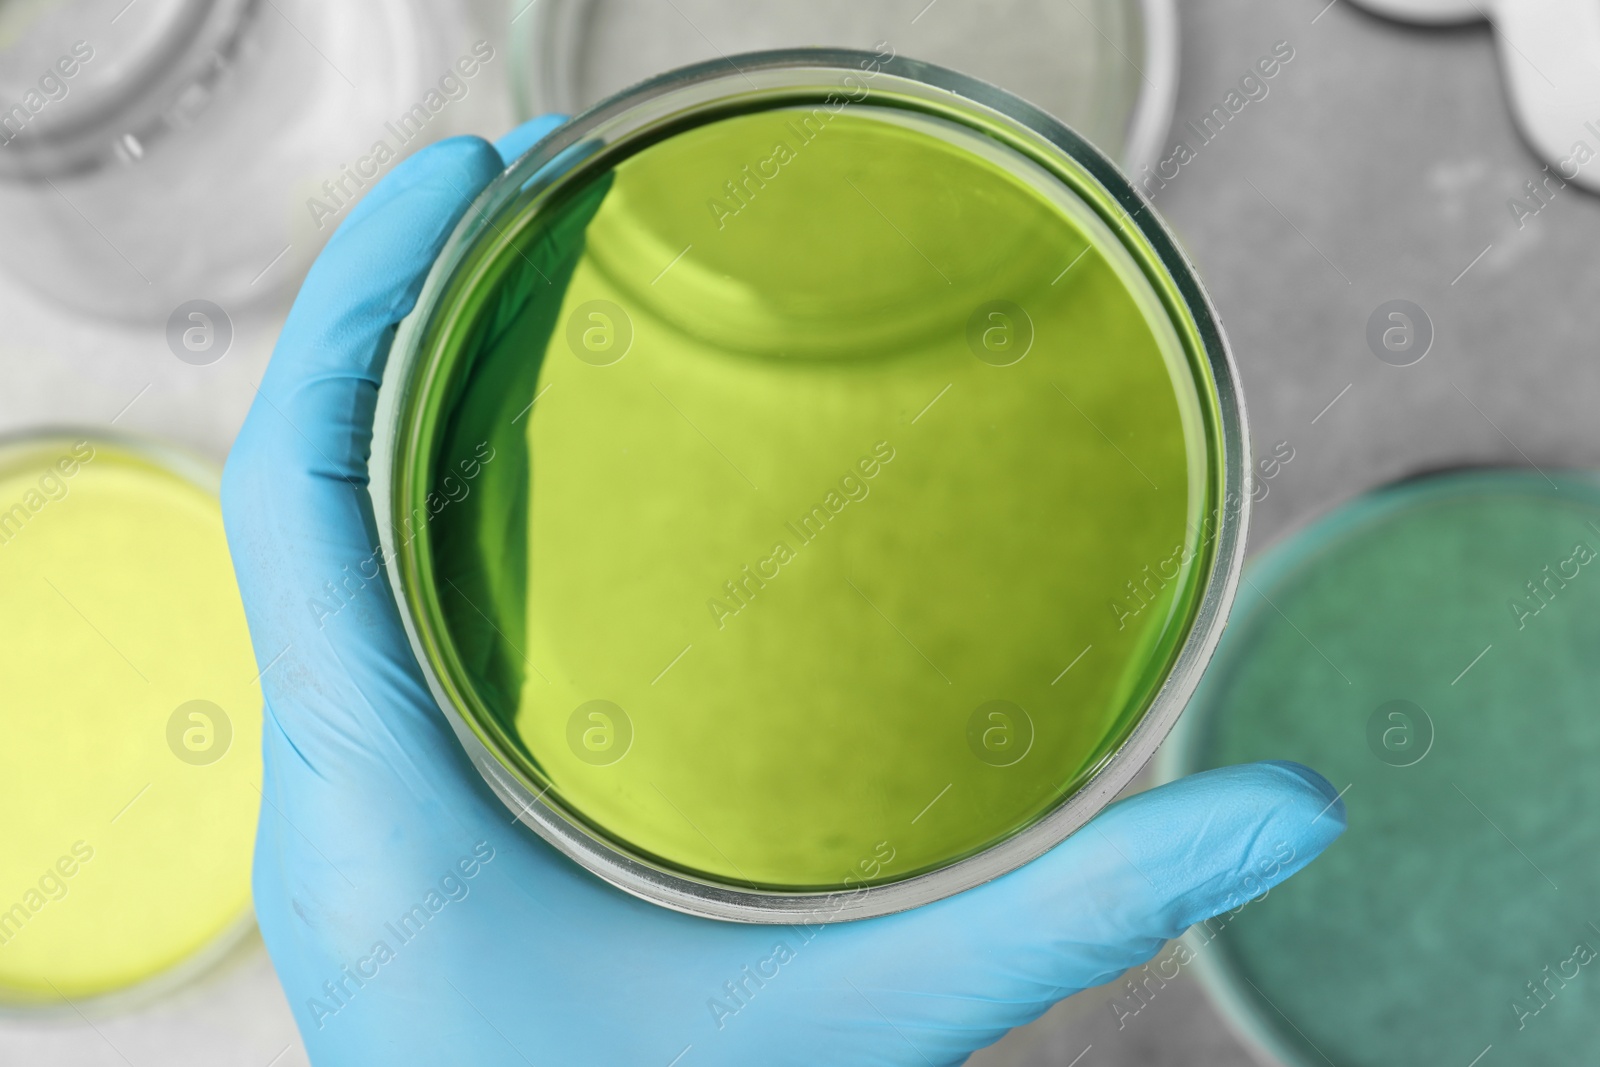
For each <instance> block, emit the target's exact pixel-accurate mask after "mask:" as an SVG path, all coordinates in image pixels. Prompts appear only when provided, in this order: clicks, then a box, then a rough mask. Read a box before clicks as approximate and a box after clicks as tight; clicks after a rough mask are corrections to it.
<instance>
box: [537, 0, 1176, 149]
mask: <svg viewBox="0 0 1600 1067" xmlns="http://www.w3.org/2000/svg"><path fill="white" fill-rule="evenodd" d="M510 7H511V9H512V12H513V14H514V16H515V17H514V18H513V19H512V21H511V24H510V26H511V35H510V36H511V46H512V58H513V62H514V64H515V68H514V72H513V73H514V86H515V90H516V93H517V103H518V108H519V110H520V112H521V115H522V117H523V118H525V119H527V118H532V117H534V116H536V115H542V114H546V113H549V112H556V113H559V114H564V115H570V114H574V113H576V112H578V111H582V110H583V109H585V108H587V107H590V106H592V105H594V104H595V103H597V102H599V101H600V100H602V99H604V98H606V97H608V96H610V95H611V94H613V93H616V92H620V91H621V90H622V89H625V88H626V87H628V86H629V85H632V84H634V83H636V82H639V81H642V80H644V79H645V78H647V77H650V76H652V75H655V74H658V73H661V72H662V71H667V70H672V69H675V68H677V67H681V66H684V65H686V64H689V63H692V62H700V61H709V60H712V59H717V58H724V59H725V58H726V57H728V56H731V55H735V54H737V53H740V52H751V51H756V50H760V49H772V48H794V47H815V46H822V47H839V48H857V49H864V50H877V49H886V50H888V51H890V52H897V53H900V54H903V55H908V56H915V57H916V58H918V59H923V60H927V61H929V62H932V63H937V64H939V65H940V66H944V67H949V68H951V69H952V70H959V71H961V72H962V73H965V74H970V75H972V76H973V77H977V78H982V79H983V80H984V81H987V82H990V83H991V84H993V85H998V86H1000V87H1001V88H1003V89H1006V90H1008V91H1010V92H1013V93H1015V94H1017V95H1018V96H1020V97H1022V98H1023V99H1025V100H1029V101H1031V102H1032V103H1034V104H1035V105H1037V106H1039V107H1042V108H1044V109H1045V110H1046V111H1048V112H1050V113H1051V114H1052V115H1054V116H1056V117H1057V118H1058V119H1060V120H1061V121H1062V122H1065V123H1066V124H1067V125H1069V126H1071V127H1072V128H1073V129H1074V130H1075V131H1076V132H1077V133H1079V134H1080V135H1082V136H1083V137H1086V138H1087V139H1088V140H1089V141H1090V142H1092V143H1093V144H1095V145H1096V146H1097V147H1099V148H1100V149H1101V150H1102V151H1104V152H1105V153H1106V154H1107V155H1109V156H1111V157H1112V158H1113V159H1116V160H1118V161H1119V162H1120V163H1121V164H1122V165H1123V168H1124V170H1125V171H1126V172H1127V173H1129V174H1137V173H1139V171H1140V170H1141V169H1142V168H1143V167H1144V166H1146V165H1150V166H1154V165H1155V163H1156V161H1157V159H1158V158H1159V153H1160V151H1161V149H1162V147H1163V146H1162V143H1161V141H1162V138H1164V137H1165V136H1166V133H1167V128H1168V127H1169V126H1170V125H1171V123H1172V113H1173V107H1174V104H1175V101H1176V98H1177V85H1178V33H1177V26H1178V13H1177V7H1176V5H1175V4H1173V3H1172V2H1171V0H1079V2H1078V3H1074V4H1049V3H1041V2H1039V0H936V2H935V3H929V2H928V0H892V2H888V3H874V4H860V3H852V2H851V0H825V2H820V3H811V4H806V5H804V6H797V5H794V4H786V3H783V2H781V0H755V2H745V3H728V2H727V0H677V2H675V3H672V4H659V3H650V2H641V0H540V2H539V3H538V4H536V5H531V6H525V4H524V0H510Z"/></svg>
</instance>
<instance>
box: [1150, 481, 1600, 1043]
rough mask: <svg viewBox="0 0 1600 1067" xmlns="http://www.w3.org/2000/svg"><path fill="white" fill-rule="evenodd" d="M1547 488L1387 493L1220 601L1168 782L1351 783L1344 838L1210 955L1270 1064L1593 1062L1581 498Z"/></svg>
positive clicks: (1598, 640)
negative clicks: (1262, 769) (1224, 616)
mask: <svg viewBox="0 0 1600 1067" xmlns="http://www.w3.org/2000/svg"><path fill="white" fill-rule="evenodd" d="M1555 481H1556V483H1557V484H1558V485H1559V487H1560V488H1559V490H1558V489H1556V488H1553V487H1552V485H1551V484H1550V483H1548V482H1546V480H1545V478H1544V477H1543V476H1542V475H1540V474H1538V473H1535V472H1531V471H1529V472H1515V473H1511V472H1503V473H1474V474H1460V475H1451V476H1446V477H1435V478H1429V479H1425V480H1421V481H1417V482H1410V483H1403V484H1401V485H1398V486H1395V487H1392V488H1390V489H1386V490H1383V491H1381V492H1379V493H1376V494H1373V495H1371V496H1368V497H1365V498H1363V499H1360V500H1358V501H1356V502H1354V503H1353V504H1350V505H1348V506H1346V507H1345V508H1343V509H1341V510H1340V511H1338V512H1336V513H1335V514H1333V515H1332V516H1330V517H1329V518H1327V519H1325V520H1323V521H1322V522H1320V523H1319V524H1317V525H1316V526H1314V527H1312V528H1311V529H1309V530H1307V531H1306V532H1304V533H1302V534H1300V535H1298V536H1296V537H1295V538H1293V539H1291V540H1289V541H1288V542H1286V543H1285V544H1283V545H1282V546H1280V547H1278V548H1275V549H1274V550H1273V551H1272V552H1270V553H1269V554H1268V555H1267V556H1266V557H1265V558H1264V559H1263V560H1261V561H1259V564H1258V565H1257V566H1255V567H1254V568H1253V572H1252V582H1253V585H1254V587H1255V588H1251V587H1250V586H1246V587H1245V589H1244V590H1243V591H1241V593H1240V595H1239V601H1238V604H1237V605H1236V606H1235V608H1234V615H1233V621H1232V622H1230V624H1229V628H1228V631H1227V634H1226V636H1225V637H1224V639H1223V641H1222V645H1221V650H1220V651H1219V653H1218V656H1217V659H1216V661H1215V662H1214V663H1213V666H1212V671H1211V673H1210V674H1209V675H1208V676H1207V678H1206V681H1205V684H1204V685H1203V687H1202V689H1201V692H1200V695H1199V696H1198V697H1197V698H1196V700H1195V701H1194V702H1193V703H1192V704H1191V707H1190V709H1189V711H1188V713H1187V714H1186V715H1185V717H1184V722H1183V725H1182V726H1181V727H1180V731H1182V732H1183V733H1184V734H1185V735H1192V748H1190V749H1189V753H1190V757H1191V763H1192V766H1190V767H1185V768H1184V769H1185V770H1189V769H1200V768H1202V767H1211V766H1220V765H1224V764H1231V763H1237V762H1242V761H1245V760H1255V759H1264V758H1274V759H1293V760H1299V761H1302V762H1304V763H1306V764H1308V765H1310V766H1312V767H1315V768H1316V769H1317V770H1319V771H1321V772H1322V773H1323V774H1325V775H1327V777H1328V778H1329V780H1330V781H1332V782H1333V783H1334V785H1335V787H1337V788H1340V789H1346V788H1347V787H1348V788H1347V792H1346V793H1345V795H1344V800H1345V804H1346V805H1347V807H1348V814H1349V830H1348V831H1347V832H1346V833H1345V835H1344V836H1343V837H1342V838H1340V840H1339V841H1338V842H1337V843H1335V844H1334V845H1333V847H1332V848H1330V849H1329V850H1328V851H1327V853H1326V854H1325V855H1323V856H1321V857H1319V858H1318V859H1317V861H1316V862H1315V863H1313V864H1311V865H1310V866H1309V867H1307V868H1306V869H1305V870H1304V871H1303V872H1301V873H1300V874H1297V875H1296V876H1295V877H1294V879H1293V880H1292V881H1290V882H1289V883H1287V884H1286V885H1284V886H1282V887H1280V888H1278V889H1274V890H1272V892H1271V894H1270V895H1269V896H1268V897H1267V898H1266V899H1264V900H1261V901H1259V902H1256V903H1252V904H1250V905H1249V906H1248V907H1246V908H1245V909H1244V910H1243V911H1242V912H1240V913H1239V914H1238V916H1237V917H1235V918H1233V919H1231V920H1230V921H1229V922H1228V924H1227V927H1226V929H1225V930H1223V931H1222V932H1221V933H1220V934H1219V935H1218V936H1217V939H1216V941H1214V942H1213V943H1212V944H1210V945H1209V946H1207V948H1206V949H1205V950H1204V952H1205V953H1208V954H1214V958H1215V959H1216V960H1217V962H1219V963H1222V964H1224V965H1225V966H1224V969H1223V974H1224V977H1225V979H1227V984H1228V986H1230V987H1231V988H1233V990H1234V992H1235V995H1236V996H1237V997H1238V998H1239V1000H1240V1002H1241V1003H1242V1004H1244V1005H1245V1006H1246V1008H1247V1009H1248V1014H1249V1015H1250V1016H1251V1017H1253V1020H1254V1022H1255V1026H1256V1027H1258V1028H1260V1029H1263V1030H1265V1031H1267V1032H1268V1033H1270V1034H1272V1035H1273V1038H1274V1040H1275V1041H1277V1042H1278V1043H1280V1044H1281V1045H1282V1046H1283V1048H1284V1050H1285V1055H1286V1056H1287V1059H1286V1061H1285V1062H1287V1063H1291V1064H1296V1065H1306V1067H1309V1065H1312V1064H1322V1063H1325V1062H1328V1061H1331V1062H1334V1063H1337V1064H1340V1065H1341V1067H1389V1065H1394V1067H1399V1065H1402V1064H1404V1065H1411V1064H1418V1063H1460V1064H1467V1063H1470V1062H1471V1061H1472V1060H1473V1058H1474V1057H1477V1056H1479V1055H1480V1054H1482V1053H1483V1051H1484V1049H1485V1048H1486V1047H1488V1046H1490V1045H1493V1046H1494V1050H1493V1051H1492V1052H1490V1053H1489V1054H1488V1056H1487V1057H1484V1061H1483V1062H1484V1063H1488V1062H1489V1060H1490V1059H1491V1058H1493V1059H1497V1060H1498V1062H1502V1063H1518V1064H1569V1063H1583V1062H1590V1060H1591V1058H1592V1056H1593V1051H1592V1050H1593V1049H1594V1048H1595V1044H1596V1042H1597V1041H1600V962H1597V961H1600V930H1597V929H1596V925H1597V924H1600V913H1597V911H1596V910H1595V906H1594V902H1595V900H1596V899H1597V898H1600V865H1597V864H1596V862H1595V855H1596V853H1597V852H1600V828H1597V824H1596V822H1595V819H1594V812H1595V811H1596V810H1597V809H1600V776H1596V774H1595V773H1594V767H1595V765H1596V763H1597V762H1600V716H1597V715H1596V714H1595V694H1596V693H1600V660H1597V659H1596V657H1595V650H1596V649H1597V648H1600V489H1597V487H1596V485H1595V484H1594V483H1593V482H1585V481H1580V480H1577V479H1566V478H1561V477H1556V479H1555ZM1530 582H1531V583H1533V588H1532V589H1530V587H1529V583H1530ZM1263 598H1269V599H1270V604H1269V603H1268V602H1267V600H1264V599H1263ZM1185 739H1186V740H1187V739H1188V738H1187V737H1185ZM1175 740H1177V738H1175ZM1547 968H1548V969H1547ZM1552 976H1553V977H1552ZM1239 977H1242V978H1243V979H1245V980H1246V981H1247V982H1248V983H1249V984H1246V981H1239V980H1238V978H1239ZM1546 982H1548V986H1546V984H1545V983H1546ZM1529 983H1532V984H1533V985H1532V988H1530V986H1529ZM1252 987H1253V988H1252ZM1280 1013H1281V1014H1280ZM1285 1020H1287V1021H1285Z"/></svg>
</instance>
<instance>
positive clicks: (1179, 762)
mask: <svg viewBox="0 0 1600 1067" xmlns="http://www.w3.org/2000/svg"><path fill="white" fill-rule="evenodd" d="M1533 472H1534V468H1531V467H1527V466H1524V465H1521V464H1514V463H1506V464H1497V463H1445V464H1441V465H1437V466H1432V467H1426V468H1422V469H1419V470H1415V471H1412V472H1411V473H1409V474H1405V475H1402V476H1401V477H1399V478H1396V479H1394V480H1393V481H1390V482H1387V483H1385V484H1383V485H1380V486H1376V487H1373V488H1371V489H1367V490H1364V491H1363V492H1361V493H1359V494H1357V495H1356V496H1355V497H1353V498H1351V499H1349V500H1345V501H1343V502H1341V503H1338V504H1336V505H1334V506H1333V507H1332V508H1330V509H1328V510H1326V511H1323V512H1322V513H1320V514H1318V515H1315V516H1313V517H1312V518H1311V519H1310V520H1308V521H1307V522H1304V523H1301V524H1297V525H1296V526H1295V527H1293V528H1291V529H1289V530H1287V531H1286V532H1284V533H1283V534H1281V535H1280V536H1278V537H1277V538H1275V539H1274V540H1273V541H1272V542H1271V543H1270V544H1268V545H1266V546H1264V547H1263V548H1262V549H1261V550H1260V551H1259V552H1257V553H1255V554H1254V555H1253V556H1252V557H1251V570H1252V573H1253V574H1254V579H1253V580H1254V581H1255V582H1256V583H1257V584H1259V585H1261V586H1262V587H1263V588H1271V587H1273V586H1274V585H1275V584H1276V582H1277V580H1278V579H1280V578H1283V577H1284V576H1286V575H1287V574H1289V573H1290V572H1292V571H1294V570H1296V569H1298V568H1299V567H1300V566H1301V565H1302V563H1303V561H1304V560H1305V559H1306V558H1307V557H1310V556H1315V555H1316V554H1317V553H1319V552H1320V551H1321V550H1323V549H1324V548H1326V547H1328V546H1329V545H1330V544H1332V543H1335V542H1338V541H1340V540H1342V539H1344V538H1346V537H1349V536H1351V535H1352V534H1356V533H1358V532H1359V531H1360V529H1361V528H1362V527H1364V526H1366V525H1367V524H1368V523H1370V522H1373V521H1374V520H1380V519H1384V518H1386V517H1389V516H1393V515H1395V514H1398V513H1402V512H1404V511H1406V510H1407V509H1409V508H1411V507H1413V506H1415V505H1416V504H1418V503H1420V502H1424V501H1426V500H1429V499H1437V498H1448V497H1451V496H1460V495H1463V494H1464V493H1467V492H1471V491H1472V490H1474V489H1476V490H1478V491H1480V492H1481V491H1484V490H1488V491H1491V492H1492V491H1496V490H1499V491H1504V490H1505V489H1506V488H1507V485H1508V483H1507V482H1505V481H1504V480H1503V479H1506V478H1508V477H1510V476H1516V475H1532V474H1533ZM1551 474H1552V475H1554V477H1555V478H1556V479H1557V480H1558V482H1559V483H1560V484H1561V485H1563V486H1567V487H1573V486H1576V485H1579V484H1587V485H1588V486H1590V489H1591V491H1592V492H1600V482H1597V481H1596V480H1595V479H1594V476H1593V475H1592V474H1590V473H1588V472H1582V471H1569V470H1562V471H1552V472H1551ZM1533 488H1534V491H1535V492H1537V493H1539V494H1540V495H1545V493H1544V486H1543V485H1542V484H1541V485H1538V486H1534V487H1533ZM1519 489H1520V487H1519ZM1550 492H1551V493H1556V494H1558V493H1559V490H1550ZM1249 654H1250V652H1249V646H1240V647H1239V648H1238V649H1233V650H1230V651H1229V652H1228V653H1227V654H1225V655H1224V657H1222V659H1221V661H1219V663H1218V667H1219V669H1226V667H1227V666H1228V664H1229V663H1230V662H1232V661H1236V660H1239V659H1241V658H1244V657H1247V656H1248V655H1249ZM1213 719H1214V712H1213V711H1211V710H1209V709H1208V708H1207V707H1206V706H1205V705H1204V704H1202V706H1201V707H1199V708H1196V709H1195V711H1194V712H1192V713H1191V714H1190V715H1189V716H1188V717H1186V718H1184V719H1182V720H1181V721H1180V722H1179V723H1178V724H1177V726H1176V727H1175V728H1174V729H1173V731H1172V734H1171V737H1170V739H1169V740H1168V742H1167V743H1166V744H1165V745H1164V746H1162V748H1161V751H1160V754H1159V755H1158V756H1157V757H1156V759H1155V761H1154V771H1155V778H1156V781H1157V782H1159V783H1167V782H1173V781H1176V780H1177V779H1179V778H1182V777H1185V776H1186V775H1190V774H1194V773H1196V772H1198V771H1201V770H1204V769H1206V766H1207V764H1206V763H1205V762H1204V761H1202V760H1201V759H1200V758H1199V753H1200V751H1201V748H1202V744H1203V741H1204V738H1205V732H1206V730H1207V729H1208V727H1209V726H1210V724H1211V722H1212V721H1213ZM1198 931H1199V927H1196V928H1195V929H1192V930H1189V931H1188V932H1186V933H1185V934H1184V935H1183V938H1182V940H1183V942H1184V944H1185V945H1186V946H1187V947H1188V949H1189V951H1190V952H1191V959H1192V962H1191V963H1190V964H1189V966H1190V967H1192V968H1193V969H1194V971H1195V973H1196V974H1197V975H1198V976H1199V978H1200V981H1201V984H1202V985H1203V986H1204V988H1205V990H1206V993H1207V995H1208V996H1209V997H1210V998H1211V1000H1212V1003H1213V1004H1215V1005H1216V1007H1217V1009H1218V1011H1219V1013H1220V1014H1221V1015H1222V1017H1223V1019H1224V1020H1225V1021H1226V1022H1227V1024H1228V1026H1229V1028H1230V1029H1231V1030H1232V1031H1233V1033H1234V1034H1235V1035H1236V1036H1237V1037H1238V1038H1239V1039H1240V1040H1241V1041H1243V1042H1244V1043H1245V1044H1246V1045H1247V1046H1249V1047H1250V1048H1251V1049H1252V1050H1253V1051H1254V1052H1255V1053H1256V1054H1257V1055H1258V1056H1261V1057H1264V1058H1265V1059H1266V1060H1267V1061H1268V1062H1271V1063H1274V1064H1279V1065H1281V1067H1315V1065H1316V1064H1318V1063H1321V1062H1323V1061H1324V1059H1325V1057H1323V1056H1321V1054H1320V1053H1319V1052H1316V1051H1315V1050H1314V1048H1312V1047H1308V1046H1307V1045H1306V1044H1305V1043H1303V1039H1302V1040H1298V1041H1297V1040H1296V1039H1295V1038H1294V1037H1292V1036H1290V1035H1288V1034H1286V1033H1285V1032H1284V1031H1283V1030H1282V1029H1281V1028H1280V1027H1279V1026H1278V1025H1276V1024H1275V1021H1274V1018H1273V1016H1272V1015H1269V1014H1268V1013H1267V1011H1265V1010H1263V1008H1262V1006H1261V999H1260V995H1259V990H1256V989H1255V988H1254V987H1253V986H1252V985H1251V984H1250V983H1249V980H1248V979H1247V978H1246V977H1245V976H1244V974H1243V972H1242V971H1241V969H1240V967H1239V965H1238V964H1237V963H1236V962H1235V958H1234V956H1233V954H1232V953H1231V952H1230V951H1229V950H1228V949H1226V948H1222V947H1215V948H1213V951H1209V952H1208V951H1205V950H1206V948H1207V947H1208V946H1213V945H1214V944H1215V942H1212V941H1207V940H1205V938H1204V937H1203V935H1202V934H1200V933H1199V932H1198ZM1279 1015H1280V1017H1282V1016H1281V1013H1279ZM1290 1025H1291V1026H1293V1025H1294V1024H1293V1023H1292V1022H1291V1023H1290Z"/></svg>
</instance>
